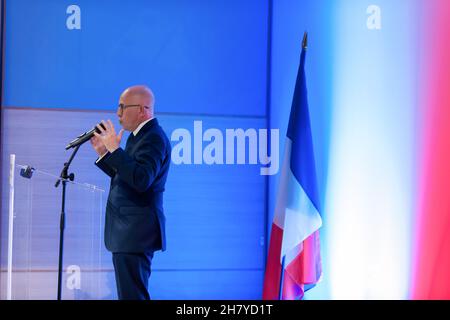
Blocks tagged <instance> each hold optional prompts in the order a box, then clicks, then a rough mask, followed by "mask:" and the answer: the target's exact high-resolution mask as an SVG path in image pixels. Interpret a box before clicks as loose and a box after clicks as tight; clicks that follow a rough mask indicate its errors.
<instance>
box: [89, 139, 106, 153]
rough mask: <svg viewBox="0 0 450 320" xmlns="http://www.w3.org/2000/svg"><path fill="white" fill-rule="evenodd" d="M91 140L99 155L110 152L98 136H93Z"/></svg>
mask: <svg viewBox="0 0 450 320" xmlns="http://www.w3.org/2000/svg"><path fill="white" fill-rule="evenodd" d="M90 141H91V145H92V147H93V148H94V150H95V152H97V154H98V156H99V157H101V156H103V155H104V154H105V153H106V152H108V150H106V147H105V145H104V144H103V142H102V140H101V139H99V138H97V137H96V136H93V137H92V138H91V140H90Z"/></svg>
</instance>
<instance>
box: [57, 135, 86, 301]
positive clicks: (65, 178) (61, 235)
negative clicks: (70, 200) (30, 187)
mask: <svg viewBox="0 0 450 320" xmlns="http://www.w3.org/2000/svg"><path fill="white" fill-rule="evenodd" d="M80 146H81V144H79V145H78V146H76V147H75V149H74V150H73V152H72V155H71V156H70V158H69V161H67V162H66V163H64V167H63V169H62V171H61V175H60V178H59V179H58V180H57V181H56V183H55V188H57V187H58V186H59V183H60V182H61V181H62V198H61V218H60V220H59V230H60V231H59V262H58V300H61V280H62V262H63V246H64V229H65V225H66V213H65V206H66V185H67V181H68V180H70V181H73V180H74V179H75V175H74V174H73V173H71V174H69V173H68V172H69V166H70V164H71V163H72V160H73V158H74V157H75V154H76V153H77V152H78V149H80Z"/></svg>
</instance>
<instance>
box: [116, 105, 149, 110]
mask: <svg viewBox="0 0 450 320" xmlns="http://www.w3.org/2000/svg"><path fill="white" fill-rule="evenodd" d="M141 106H142V107H144V108H145V109H148V107H147V106H143V105H141V104H123V103H121V104H119V105H118V106H117V108H118V109H120V111H121V112H123V110H125V109H126V108H131V107H141Z"/></svg>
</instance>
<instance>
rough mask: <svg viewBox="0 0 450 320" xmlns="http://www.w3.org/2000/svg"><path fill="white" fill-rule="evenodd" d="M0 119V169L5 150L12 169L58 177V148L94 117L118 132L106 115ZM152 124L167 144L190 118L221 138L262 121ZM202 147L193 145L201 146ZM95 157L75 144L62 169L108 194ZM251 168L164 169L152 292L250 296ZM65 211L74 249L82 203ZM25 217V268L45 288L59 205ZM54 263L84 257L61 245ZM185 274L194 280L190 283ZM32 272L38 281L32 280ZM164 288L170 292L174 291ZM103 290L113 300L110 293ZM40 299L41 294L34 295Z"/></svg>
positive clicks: (107, 260) (254, 183)
mask: <svg viewBox="0 0 450 320" xmlns="http://www.w3.org/2000/svg"><path fill="white" fill-rule="evenodd" d="M4 115H5V119H6V122H5V124H6V126H5V131H4V153H3V158H2V161H3V163H5V164H6V163H8V162H9V154H11V153H15V154H16V155H17V163H20V164H30V165H32V166H33V167H35V168H39V169H40V170H44V171H48V172H51V173H53V174H55V175H58V174H59V172H60V170H61V168H62V165H63V163H64V162H65V161H66V160H67V159H68V157H69V155H70V152H69V151H65V150H64V147H65V145H66V144H67V143H68V142H69V141H70V140H72V139H73V138H74V137H75V136H77V135H78V134H79V133H80V132H81V131H83V130H86V129H88V128H90V127H92V126H93V125H94V124H95V123H96V122H98V121H99V120H100V119H112V120H113V122H114V124H115V125H116V126H117V127H118V123H117V121H116V116H115V115H114V114H113V113H112V112H82V111H63V110H39V109H33V108H32V109H19V108H7V109H6V110H5V113H4ZM158 118H159V119H160V123H161V124H162V126H163V128H164V129H165V131H166V133H167V134H168V136H169V138H170V136H171V133H172V132H173V131H174V130H176V129H177V128H184V129H187V130H188V131H189V132H191V135H192V137H193V136H194V132H193V126H194V121H197V120H199V121H202V125H203V131H206V130H207V129H209V128H216V129H219V130H220V131H221V132H222V133H223V135H224V136H225V129H226V128H231V129H236V128H242V129H244V130H246V129H249V128H254V129H259V128H263V127H264V125H265V119H264V118H232V117H207V116H203V117H200V116H199V117H195V116H175V115H164V114H163V115H159V116H158ZM125 139H126V136H125V137H124V139H123V141H122V144H125ZM175 143H176V142H173V143H172V144H173V145H174V144H175ZM207 144H208V143H203V147H205V146H206V145H207ZM95 159H96V155H95V152H94V151H93V150H92V148H91V146H90V145H88V144H86V145H83V146H82V147H81V149H80V151H79V152H78V154H77V156H76V158H75V160H74V161H73V163H72V171H73V172H75V174H76V181H78V182H88V183H90V184H94V185H98V186H100V187H102V188H104V189H105V190H106V191H108V188H109V179H108V178H107V176H106V175H104V174H103V173H102V172H101V171H100V170H99V169H98V168H97V167H96V166H94V161H95ZM260 168H261V166H260V165H259V164H255V165H213V166H211V165H206V164H203V165H175V164H172V166H171V169H170V172H169V178H168V181H167V185H166V187H167V191H166V193H165V198H164V203H165V213H166V217H167V236H168V239H167V246H168V249H167V251H166V252H164V253H157V254H156V256H155V260H154V265H153V267H154V268H155V270H156V271H158V272H156V273H155V274H154V276H155V277H154V278H152V280H151V284H152V286H153V290H154V292H155V294H160V297H162V298H172V299H178V298H205V299H211V298H233V297H234V298H248V299H253V298H257V297H259V295H260V293H261V286H262V275H263V270H264V236H265V234H264V233H265V230H264V216H265V177H264V176H261V175H260ZM7 170H8V166H6V165H5V166H3V175H2V176H3V181H2V183H3V185H7V179H8V171H7ZM19 178H20V177H19ZM7 192H8V189H7V188H4V190H3V195H2V201H4V203H7V202H8V193H7ZM70 192H71V190H70V186H69V188H68V193H70ZM16 198H17V197H16ZM19 200H20V199H19ZM66 205H67V214H68V218H67V224H68V227H69V226H70V228H71V230H72V231H73V232H70V233H68V234H67V241H66V242H67V244H69V243H76V242H77V239H83V237H85V236H86V235H85V233H86V232H87V231H86V230H84V229H83V227H82V226H83V223H84V222H83V221H81V220H82V219H81V217H79V216H77V210H76V208H77V207H78V206H80V205H83V199H82V198H80V199H72V200H71V201H68V202H67V204H66ZM51 208H53V209H51ZM7 209H8V207H7V206H3V212H2V221H1V225H2V230H1V231H2V232H1V235H2V239H1V244H2V247H1V251H2V252H6V244H7V241H6V240H7V230H6V228H7V225H8V223H7V216H8V211H7ZM35 214H36V216H39V221H36V223H37V224H38V227H37V228H36V229H35V230H34V232H33V237H36V240H35V241H34V244H33V248H34V250H38V251H39V255H35V256H34V257H35V259H36V260H35V261H33V266H36V267H38V268H39V269H44V270H47V271H46V272H47V273H46V274H47V275H46V276H48V277H49V279H50V280H49V281H53V280H51V279H53V278H52V277H51V275H52V274H53V273H54V274H56V273H55V271H56V268H57V261H58V260H57V254H58V252H57V246H58V236H59V227H58V226H59V204H58V203H49V204H48V209H47V210H43V212H38V213H35ZM102 233H103V230H101V234H100V235H99V236H101V237H102V236H103V234H102ZM72 249H73V247H72ZM64 259H65V260H64V265H65V267H66V266H68V265H71V264H77V263H78V262H79V261H80V259H81V260H83V259H84V258H83V253H82V252H81V251H80V250H71V248H70V247H69V245H68V247H67V249H66V251H65V255H64ZM102 261H103V263H102V271H101V273H103V275H101V273H99V276H101V277H106V275H105V273H106V274H107V273H108V272H111V271H112V263H111V256H110V254H109V253H108V252H106V250H104V252H103V254H102ZM5 264H6V255H2V266H3V267H4V266H5ZM52 270H53V271H52ZM52 272H53V273H52ZM192 272H194V275H195V278H192V277H193V276H192V275H193V273H192ZM249 274H250V276H249ZM38 275H39V276H42V273H39V274H38ZM54 280H55V281H56V277H55V278H54ZM169 280H170V281H169ZM36 281H38V279H36ZM44 282H45V281H44ZM44 282H43V283H44ZM109 282H111V281H109ZM107 283H108V281H106V280H105V286H107V287H108V288H109V287H110V284H107ZM112 283H113V282H112ZM113 284H114V283H113ZM172 286H176V287H179V290H181V291H178V289H176V288H175V287H172ZM221 287H223V291H221V290H220V288H221ZM43 290H44V289H43ZM111 290H112V292H113V293H114V294H115V288H114V287H113V289H111ZM45 292H46V291H45V290H44V291H42V294H45ZM113 293H112V294H113ZM52 294H53V291H52V290H49V292H48V298H49V299H53V298H54V297H53V296H54V295H52ZM77 294H82V292H79V293H77ZM46 297H47V296H44V298H46ZM155 297H156V296H155ZM41 298H42V296H41Z"/></svg>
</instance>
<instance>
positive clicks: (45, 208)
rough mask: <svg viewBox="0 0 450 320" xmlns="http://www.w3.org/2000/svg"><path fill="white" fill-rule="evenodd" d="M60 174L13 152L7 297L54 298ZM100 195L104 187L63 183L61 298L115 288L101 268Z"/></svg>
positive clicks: (104, 293)
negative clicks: (20, 158) (19, 159)
mask: <svg viewBox="0 0 450 320" xmlns="http://www.w3.org/2000/svg"><path fill="white" fill-rule="evenodd" d="M58 179H59V177H58V176H56V175H54V174H50V173H48V172H44V171H41V170H39V169H38V168H36V169H34V168H33V169H31V168H30V167H29V166H24V165H20V164H15V157H14V155H11V163H10V177H9V219H8V252H7V255H8V256H7V274H6V279H5V280H6V288H5V289H6V294H5V297H6V298H7V299H21V300H28V299H33V300H34V299H56V298H57V289H58V270H59V268H58V261H59V247H60V214H61V192H62V188H61V184H60V185H59V187H58V188H56V187H55V182H56V181H57V180H58ZM104 197H105V192H104V190H102V189H100V188H99V187H96V186H94V185H90V184H85V183H79V182H70V181H68V182H67V184H66V197H65V213H66V214H65V217H66V219H65V231H64V241H63V246H62V247H63V255H62V257H63V264H62V272H61V275H62V281H61V298H62V299H68V300H74V299H75V300H85V299H108V298H109V297H110V296H111V291H112V290H113V289H114V290H115V288H114V287H113V286H112V285H111V284H108V283H106V282H108V279H107V277H105V274H104V272H103V271H104V269H105V265H104V262H103V261H104V256H105V250H106V249H105V247H104V244H103V225H104V215H103V211H104ZM109 282H110V280H109ZM2 287H3V286H2Z"/></svg>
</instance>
